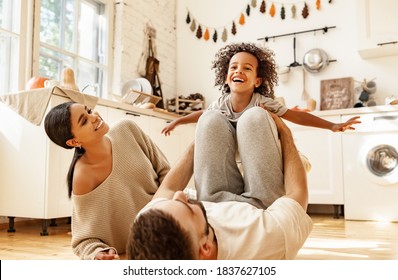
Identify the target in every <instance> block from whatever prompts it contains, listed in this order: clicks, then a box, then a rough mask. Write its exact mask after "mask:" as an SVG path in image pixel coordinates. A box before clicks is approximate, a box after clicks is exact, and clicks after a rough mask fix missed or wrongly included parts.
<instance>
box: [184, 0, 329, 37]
mask: <svg viewBox="0 0 398 280" xmlns="http://www.w3.org/2000/svg"><path fill="white" fill-rule="evenodd" d="M248 1H249V3H248V4H245V9H244V11H242V12H240V13H239V16H238V17H236V18H235V19H234V20H232V25H230V24H229V23H228V24H227V25H224V26H219V27H211V26H206V25H205V24H202V23H199V22H198V21H197V20H196V19H195V18H193V17H192V14H191V12H190V11H188V12H187V17H186V19H185V22H186V23H187V24H188V25H190V27H189V28H190V29H191V31H192V32H195V35H196V37H197V38H198V39H202V38H203V39H204V40H205V41H209V39H210V33H212V34H213V35H212V39H213V42H214V43H217V41H218V40H219V37H218V31H219V32H221V31H222V33H221V40H222V41H223V42H226V41H227V39H228V31H227V29H229V26H231V29H230V33H231V34H232V35H236V33H237V32H238V30H237V24H236V23H235V21H237V23H239V25H242V26H243V25H245V23H246V21H247V17H249V16H250V14H251V12H252V11H253V9H255V8H256V7H257V0H248ZM311 1H313V2H314V5H315V10H318V11H319V10H321V0H311ZM327 1H328V3H329V4H332V0H327ZM308 2H310V0H307V1H298V2H295V3H282V2H277V1H272V0H261V4H260V6H259V9H258V10H259V12H260V13H261V14H263V15H264V16H267V15H269V16H271V17H272V18H275V16H276V15H277V13H279V16H280V18H281V19H282V20H285V19H286V17H288V16H290V17H291V18H292V19H297V9H298V8H299V7H300V9H301V16H302V18H303V19H306V18H308V16H309V15H310V13H309V12H310V8H309V7H308V4H307V3H308ZM286 6H288V8H289V6H290V15H287V14H288V13H287V9H286ZM268 8H269V10H268V13H267V9H268ZM278 11H279V12H278ZM299 15H300V14H299ZM202 30H204V33H203V31H202Z"/></svg>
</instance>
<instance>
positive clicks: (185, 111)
mask: <svg viewBox="0 0 398 280" xmlns="http://www.w3.org/2000/svg"><path fill="white" fill-rule="evenodd" d="M181 103H188V106H187V107H185V108H184V109H180V104H181ZM190 105H193V106H198V105H201V106H200V107H201V108H200V109H197V110H191V109H190V108H192V106H190ZM174 106H175V109H174V110H172V108H170V107H174ZM204 108H205V101H204V100H199V99H196V100H193V99H184V98H176V99H175V104H173V105H171V104H170V100H169V101H168V102H167V110H168V111H173V112H175V113H176V114H179V115H188V114H190V113H193V112H196V111H199V110H202V109H204Z"/></svg>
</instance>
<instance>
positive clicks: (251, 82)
mask: <svg viewBox="0 0 398 280" xmlns="http://www.w3.org/2000/svg"><path fill="white" fill-rule="evenodd" d="M212 69H215V76H216V78H215V86H219V87H220V89H221V90H222V95H221V97H220V98H219V99H218V100H216V101H214V102H213V103H212V104H210V106H209V107H208V108H207V111H209V110H217V111H219V112H221V113H222V114H223V115H225V116H226V117H227V118H228V120H229V121H230V122H231V124H232V125H234V126H235V125H236V122H237V121H238V120H239V117H240V116H241V115H242V114H243V113H244V112H245V111H246V110H248V109H250V108H252V107H255V106H260V107H263V108H265V109H267V110H269V111H270V112H272V113H275V114H276V115H278V116H279V117H281V118H283V119H285V120H288V121H290V122H293V123H296V124H299V125H304V126H312V127H317V128H322V129H329V130H331V131H333V132H343V131H345V130H347V129H349V130H354V129H355V128H354V127H352V125H354V124H358V123H360V121H359V120H358V118H359V117H353V118H351V119H349V120H348V121H346V122H345V123H332V122H329V121H326V120H324V119H322V118H319V117H317V116H315V115H313V114H310V113H307V112H303V111H296V110H290V109H288V108H287V107H285V106H284V105H282V104H280V103H279V102H278V101H277V100H275V96H274V87H275V86H276V85H277V84H278V76H277V72H276V63H275V60H274V53H273V52H272V51H271V50H270V49H267V48H262V47H260V46H258V45H256V44H254V43H244V42H240V43H231V44H228V45H226V46H224V47H222V48H221V49H220V50H219V51H218V52H217V53H216V55H215V60H214V61H213V62H212ZM205 111H206V110H201V111H196V112H193V113H191V114H189V115H186V116H184V117H181V118H178V119H176V120H174V121H173V122H171V123H170V124H169V125H167V126H166V127H164V128H163V130H162V133H164V134H165V135H166V136H167V135H170V133H171V131H172V130H174V128H175V127H177V126H178V125H181V124H187V123H195V122H197V121H198V119H199V118H200V117H201V115H202V114H203V113H204V112H205Z"/></svg>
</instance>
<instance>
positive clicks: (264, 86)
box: [211, 43, 278, 99]
mask: <svg viewBox="0 0 398 280" xmlns="http://www.w3.org/2000/svg"><path fill="white" fill-rule="evenodd" d="M240 52H247V53H250V54H252V55H254V56H255V57H256V58H257V60H258V69H257V77H260V78H262V83H261V85H260V86H258V87H257V88H255V90H254V91H255V92H258V93H259V94H261V95H264V96H266V97H270V98H272V99H274V97H275V96H274V86H275V85H277V84H278V75H277V72H276V64H275V60H274V53H273V52H272V51H271V50H270V49H268V48H261V47H259V46H258V45H256V44H254V43H231V44H229V45H226V46H225V47H223V48H221V49H220V50H219V51H218V52H217V53H216V55H215V59H214V61H213V62H212V67H211V69H215V74H216V79H215V84H214V85H215V86H219V87H220V89H222V93H229V92H231V89H230V88H229V86H228V84H226V83H225V79H226V77H227V74H228V68H229V62H230V60H231V58H232V57H233V56H234V55H235V54H237V53H240Z"/></svg>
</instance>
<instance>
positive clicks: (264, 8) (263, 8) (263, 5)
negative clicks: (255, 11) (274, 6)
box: [260, 0, 266, 14]
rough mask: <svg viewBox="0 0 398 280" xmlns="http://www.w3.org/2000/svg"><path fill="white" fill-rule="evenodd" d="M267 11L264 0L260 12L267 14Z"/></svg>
mask: <svg viewBox="0 0 398 280" xmlns="http://www.w3.org/2000/svg"><path fill="white" fill-rule="evenodd" d="M265 11H266V6H265V0H263V1H262V2H261V5H260V12H261V13H263V14H265Z"/></svg>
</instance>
